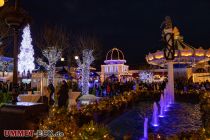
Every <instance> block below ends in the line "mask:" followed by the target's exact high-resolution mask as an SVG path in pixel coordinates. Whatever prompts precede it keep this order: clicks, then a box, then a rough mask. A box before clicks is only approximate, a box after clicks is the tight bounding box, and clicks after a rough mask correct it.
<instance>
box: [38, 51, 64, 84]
mask: <svg viewBox="0 0 210 140" xmlns="http://www.w3.org/2000/svg"><path fill="white" fill-rule="evenodd" d="M42 54H43V55H44V56H45V57H46V58H47V60H48V63H47V62H44V61H43V60H42V59H41V58H38V59H37V63H38V64H39V65H41V66H43V67H44V68H45V69H46V70H47V71H48V83H54V76H55V65H56V63H57V61H58V60H59V59H61V55H62V50H61V49H58V48H56V47H48V48H47V49H44V50H43V51H42Z"/></svg>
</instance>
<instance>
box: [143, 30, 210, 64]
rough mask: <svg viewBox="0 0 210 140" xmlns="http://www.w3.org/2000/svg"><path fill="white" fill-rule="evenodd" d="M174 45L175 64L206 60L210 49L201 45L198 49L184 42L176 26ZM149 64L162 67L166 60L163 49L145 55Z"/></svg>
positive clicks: (195, 62)
mask: <svg viewBox="0 0 210 140" xmlns="http://www.w3.org/2000/svg"><path fill="white" fill-rule="evenodd" d="M173 32H174V45H175V59H174V60H173V61H174V63H175V64H187V65H195V64H197V63H200V62H205V61H208V60H209V58H210V49H208V50H204V49H203V48H202V47H199V48H198V49H196V48H194V47H192V46H191V45H189V44H187V43H185V42H184V39H183V37H182V36H181V35H180V32H179V30H178V28H177V27H174V29H173ZM146 60H147V62H148V63H149V64H152V65H158V66H161V67H164V66H165V65H166V62H167V60H166V59H165V58H164V51H163V50H161V51H160V50H157V51H156V52H155V53H149V54H148V55H147V56H146Z"/></svg>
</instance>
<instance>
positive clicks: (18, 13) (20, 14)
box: [0, 0, 30, 103]
mask: <svg viewBox="0 0 210 140" xmlns="http://www.w3.org/2000/svg"><path fill="white" fill-rule="evenodd" d="M0 2H1V4H2V0H0ZM4 2H5V1H4ZM1 13H2V16H3V17H2V18H4V19H5V22H6V24H7V25H8V27H9V28H11V29H13V37H14V41H13V43H14V46H13V58H14V59H13V60H14V61H13V64H14V67H13V90H12V96H13V99H12V102H13V103H15V102H17V96H18V68H17V65H18V63H17V60H18V58H17V55H18V49H19V47H18V35H19V30H20V29H21V28H22V27H23V26H25V24H26V23H28V21H29V20H30V17H29V16H28V14H27V12H26V11H24V10H23V9H22V8H20V7H19V0H15V6H9V7H4V8H3V9H2V10H1Z"/></svg>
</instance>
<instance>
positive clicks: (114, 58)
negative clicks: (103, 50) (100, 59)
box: [104, 48, 126, 64]
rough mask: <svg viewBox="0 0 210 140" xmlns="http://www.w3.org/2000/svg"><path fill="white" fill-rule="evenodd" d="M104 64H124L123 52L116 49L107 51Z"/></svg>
mask: <svg viewBox="0 0 210 140" xmlns="http://www.w3.org/2000/svg"><path fill="white" fill-rule="evenodd" d="M104 63H106V64H124V63H126V60H125V58H124V54H123V52H122V51H121V50H120V49H118V48H113V49H111V50H109V51H108V53H107V54H106V60H105V61H104Z"/></svg>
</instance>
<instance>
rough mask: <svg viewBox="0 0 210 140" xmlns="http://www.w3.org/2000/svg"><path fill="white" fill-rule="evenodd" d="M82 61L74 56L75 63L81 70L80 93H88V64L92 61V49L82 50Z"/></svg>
mask: <svg viewBox="0 0 210 140" xmlns="http://www.w3.org/2000/svg"><path fill="white" fill-rule="evenodd" d="M82 53H83V58H82V59H83V63H81V61H80V59H78V58H76V61H77V65H78V67H79V69H81V71H82V94H83V95H88V94H89V85H88V84H89V78H90V65H91V63H92V62H93V61H94V57H93V50H90V49H85V50H83V52H82Z"/></svg>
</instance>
